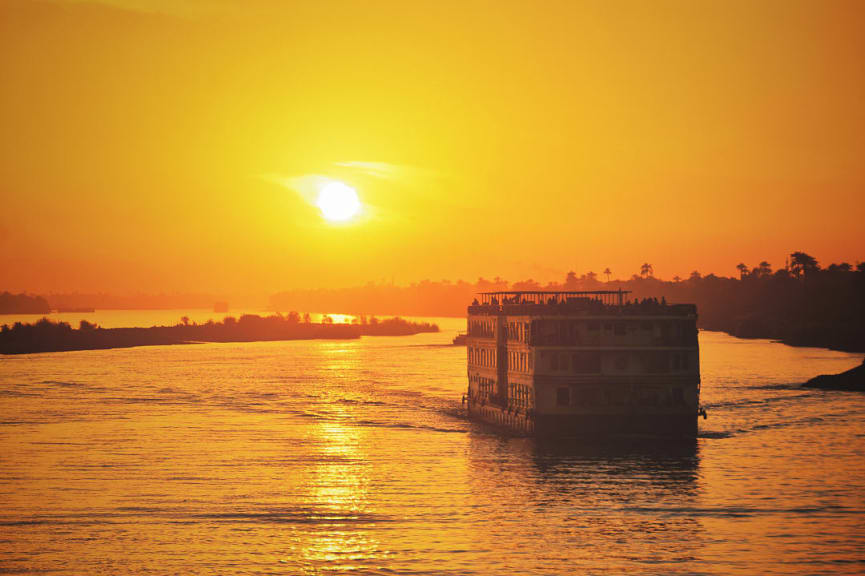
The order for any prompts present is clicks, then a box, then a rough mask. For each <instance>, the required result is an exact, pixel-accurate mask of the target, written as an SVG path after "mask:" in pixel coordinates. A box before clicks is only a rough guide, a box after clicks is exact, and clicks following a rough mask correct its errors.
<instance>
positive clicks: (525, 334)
mask: <svg viewBox="0 0 865 576" xmlns="http://www.w3.org/2000/svg"><path fill="white" fill-rule="evenodd" d="M529 326H531V324H529V323H528V322H508V340H515V341H517V342H528V341H529V334H530V329H529Z"/></svg>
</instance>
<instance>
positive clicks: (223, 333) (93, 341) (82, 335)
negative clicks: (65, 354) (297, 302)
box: [0, 312, 438, 354]
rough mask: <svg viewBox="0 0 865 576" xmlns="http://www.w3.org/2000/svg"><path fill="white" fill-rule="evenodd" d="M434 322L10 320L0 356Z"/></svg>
mask: <svg viewBox="0 0 865 576" xmlns="http://www.w3.org/2000/svg"><path fill="white" fill-rule="evenodd" d="M437 331H438V326H436V325H435V324H428V323H416V322H409V321H407V320H403V319H402V318H390V319H387V320H382V321H379V320H378V319H375V318H373V319H372V320H371V321H370V322H367V323H364V324H361V323H357V324H334V323H333V321H332V320H331V321H330V322H322V323H320V324H319V323H312V322H301V321H300V315H299V314H298V313H297V312H292V313H290V314H289V315H287V316H281V315H275V316H266V317H265V316H258V315H255V314H245V315H243V316H241V317H240V318H237V319H236V318H234V317H231V316H229V317H227V318H225V319H224V320H223V321H222V322H213V321H208V322H206V323H204V324H196V323H194V322H190V321H189V318H187V317H183V318H182V319H181V322H180V323H179V324H177V325H175V326H153V327H151V328H108V329H106V328H99V327H98V326H97V325H95V324H93V323H90V322H88V321H86V320H82V321H81V323H80V325H79V327H78V328H77V329H75V328H72V326H70V325H69V324H68V323H66V322H52V321H51V320H48V319H47V318H43V319H41V320H39V321H38V322H36V323H34V324H22V323H21V322H16V323H15V324H14V325H12V326H9V325H6V324H4V325H3V326H2V328H0V354H26V353H31V352H59V351H64V350H96V349H104V348H128V347H131V346H154V345H167V344H188V343H193V342H253V341H263V340H311V339H351V338H359V337H360V336H362V335H370V336H405V335H409V334H417V333H420V332H437Z"/></svg>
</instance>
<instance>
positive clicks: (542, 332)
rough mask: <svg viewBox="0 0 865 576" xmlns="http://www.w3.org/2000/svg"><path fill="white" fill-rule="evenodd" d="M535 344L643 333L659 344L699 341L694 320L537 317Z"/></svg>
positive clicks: (552, 343) (670, 344)
mask: <svg viewBox="0 0 865 576" xmlns="http://www.w3.org/2000/svg"><path fill="white" fill-rule="evenodd" d="M531 333H532V334H533V335H534V336H533V337H532V338H531V340H532V342H531V344H533V345H536V346H537V345H540V346H543V345H547V346H555V345H577V344H582V343H585V342H597V341H598V339H599V338H600V337H601V334H604V335H605V336H606V335H610V336H614V337H626V336H627V335H628V334H634V335H636V334H640V336H639V340H640V341H646V340H647V339H648V340H649V341H651V342H653V343H655V344H661V345H667V346H673V345H682V346H690V345H694V344H696V342H697V328H696V324H695V322H694V320H690V319H689V320H615V321H613V320H611V321H605V322H601V321H600V320H554V319H543V320H535V321H534V322H533V323H532V327H531Z"/></svg>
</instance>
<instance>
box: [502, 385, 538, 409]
mask: <svg viewBox="0 0 865 576" xmlns="http://www.w3.org/2000/svg"><path fill="white" fill-rule="evenodd" d="M508 398H509V399H510V404H511V405H513V406H519V407H520V408H533V407H534V405H535V402H534V398H532V389H531V388H530V387H528V386H526V385H525V384H510V385H509V386H508Z"/></svg>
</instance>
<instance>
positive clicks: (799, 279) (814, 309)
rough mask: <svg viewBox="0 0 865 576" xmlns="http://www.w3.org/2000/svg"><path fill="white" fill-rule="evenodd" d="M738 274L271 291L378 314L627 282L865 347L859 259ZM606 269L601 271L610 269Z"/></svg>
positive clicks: (778, 329)
mask: <svg viewBox="0 0 865 576" xmlns="http://www.w3.org/2000/svg"><path fill="white" fill-rule="evenodd" d="M737 268H738V271H739V277H738V278H728V277H722V276H716V275H714V274H708V275H706V276H703V275H702V274H700V273H699V272H697V271H694V272H692V273H691V274H690V276H689V277H688V278H687V279H684V280H683V279H681V278H679V277H675V278H674V279H673V280H671V281H665V280H660V279H658V278H655V277H654V276H653V273H654V267H653V266H652V265H651V264H650V263H648V262H646V263H644V264H643V265H642V266H641V267H640V269H639V271H638V273H636V274H634V275H633V276H631V278H630V279H627V280H611V281H607V282H604V281H601V280H599V279H598V277H597V275H596V274H595V273H593V272H588V273H586V274H583V275H582V276H577V275H576V274H575V273H574V272H569V273H568V275H567V277H566V278H565V280H564V282H561V283H559V282H550V283H546V284H541V283H540V282H536V281H534V280H531V279H529V280H523V281H521V282H514V283H509V282H508V281H506V280H504V279H502V278H495V279H494V280H486V279H483V278H480V279H479V280H478V281H477V282H475V283H469V282H464V281H458V282H449V281H441V282H431V281H424V282H420V283H416V284H411V285H410V286H404V287H400V286H394V285H391V284H383V285H377V284H368V285H366V286H362V287H357V288H348V289H342V290H307V291H295V292H284V293H280V294H276V295H275V296H273V297H272V299H271V302H272V304H273V305H274V307H276V308H277V309H279V308H283V309H285V308H288V307H304V308H308V309H313V310H315V309H319V310H322V309H330V310H367V311H375V312H377V313H380V314H407V315H415V316H465V314H466V306H467V304H469V303H470V302H471V301H472V300H473V299H474V297H475V295H476V294H477V293H478V292H483V291H505V290H617V289H619V288H621V289H622V290H630V291H631V294H630V298H632V299H634V298H639V299H643V298H652V297H654V298H665V299H666V301H667V302H670V303H689V304H696V305H697V310H698V313H699V315H700V316H699V324H698V325H699V326H700V328H703V329H706V330H719V331H723V332H727V333H730V334H733V335H735V336H740V337H744V338H770V339H777V340H781V341H783V342H785V343H788V344H793V345H797V346H821V347H827V348H835V349H838V350H848V351H865V263H862V264H858V265H857V266H855V267H854V266H852V265H850V264H847V263H841V264H831V265H830V266H828V267H826V268H821V267H820V265H819V262H818V261H817V259H816V258H814V257H813V256H811V255H809V254H807V253H805V252H794V253H793V254H791V255H790V262H789V265H787V266H785V267H783V268H781V269H779V270H776V271H773V270H772V266H771V264H770V263H769V262H766V261H763V262H760V263H758V264H756V265H755V266H754V267H753V268H751V267H749V266H747V265H746V264H744V263H741V264H740V265H739V266H738V267H737ZM609 274H611V272H610V271H609V269H607V270H604V275H606V276H607V277H609Z"/></svg>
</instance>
